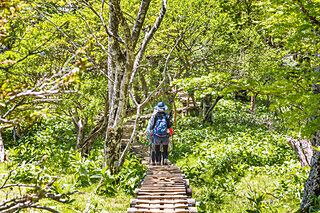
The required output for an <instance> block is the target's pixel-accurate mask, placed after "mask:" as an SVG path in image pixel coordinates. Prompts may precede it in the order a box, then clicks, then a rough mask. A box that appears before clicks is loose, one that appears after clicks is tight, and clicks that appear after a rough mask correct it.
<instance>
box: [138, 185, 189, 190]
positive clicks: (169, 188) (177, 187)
mask: <svg viewBox="0 0 320 213" xmlns="http://www.w3.org/2000/svg"><path fill="white" fill-rule="evenodd" d="M140 189H141V190H171V189H172V190H182V189H183V190H186V187H185V186H175V185H173V186H164V187H159V186H142V187H141V188H140Z"/></svg>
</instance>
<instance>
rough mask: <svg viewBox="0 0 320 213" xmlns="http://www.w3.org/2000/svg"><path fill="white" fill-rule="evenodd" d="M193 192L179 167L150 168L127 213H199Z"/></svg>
mask: <svg viewBox="0 0 320 213" xmlns="http://www.w3.org/2000/svg"><path fill="white" fill-rule="evenodd" d="M191 192H192V191H191V188H189V180H187V179H185V178H184V174H183V172H182V171H181V170H180V169H179V168H178V167H177V166H174V165H168V166H149V169H148V171H147V176H146V177H145V179H144V180H143V181H142V183H141V187H140V188H138V189H136V190H135V194H136V199H131V200H130V206H131V208H128V210H127V212H128V213H133V212H159V213H160V212H167V213H169V212H181V213H182V212H185V213H187V212H197V207H195V200H194V199H191V195H192V193H191Z"/></svg>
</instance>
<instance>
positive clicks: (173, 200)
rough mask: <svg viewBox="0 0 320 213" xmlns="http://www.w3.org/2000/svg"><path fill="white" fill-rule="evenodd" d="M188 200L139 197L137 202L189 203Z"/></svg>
mask: <svg viewBox="0 0 320 213" xmlns="http://www.w3.org/2000/svg"><path fill="white" fill-rule="evenodd" d="M187 203H188V200H185V199H180V200H179V199H170V200H169V199H168V200H159V199H158V200H157V199H154V200H144V199H137V200H136V204H154V205H156V204H187Z"/></svg>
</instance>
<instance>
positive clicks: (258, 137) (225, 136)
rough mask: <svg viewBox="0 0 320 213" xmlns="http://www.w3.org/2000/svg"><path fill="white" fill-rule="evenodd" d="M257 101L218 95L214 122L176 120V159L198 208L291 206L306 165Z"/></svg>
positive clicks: (285, 133)
mask: <svg viewBox="0 0 320 213" xmlns="http://www.w3.org/2000/svg"><path fill="white" fill-rule="evenodd" d="M263 105H264V104H263V103H258V106H257V108H256V112H255V115H251V114H250V112H249V109H250V103H241V102H238V103H235V102H234V101H229V100H221V101H220V102H219V104H218V106H217V107H216V108H215V110H214V112H213V118H212V120H213V122H212V123H211V124H202V122H201V121H200V120H199V118H197V117H185V118H181V119H180V120H179V128H180V129H179V134H178V136H177V138H176V139H175V153H174V154H173V153H171V154H172V157H173V156H174V158H175V159H177V163H176V165H177V166H179V167H180V168H181V169H182V170H184V171H185V173H186V175H187V177H188V178H189V179H190V183H191V184H190V185H191V186H190V187H191V188H192V189H193V190H194V198H195V199H196V200H197V201H198V203H197V205H198V210H199V212H295V211H296V210H297V209H298V208H299V204H300V199H301V198H302V195H303V186H304V182H305V180H306V178H307V174H308V172H309V168H307V167H305V168H304V169H302V168H301V166H300V163H299V161H298V159H297V157H296V156H295V153H294V151H293V150H292V148H291V147H290V146H289V145H288V144H287V142H286V137H287V136H293V137H295V136H296V135H297V134H296V133H294V132H291V131H288V130H286V129H284V128H282V125H281V122H283V121H281V120H280V119H278V120H276V119H274V118H273V116H272V115H271V114H270V112H269V110H268V109H267V108H266V107H264V106H263Z"/></svg>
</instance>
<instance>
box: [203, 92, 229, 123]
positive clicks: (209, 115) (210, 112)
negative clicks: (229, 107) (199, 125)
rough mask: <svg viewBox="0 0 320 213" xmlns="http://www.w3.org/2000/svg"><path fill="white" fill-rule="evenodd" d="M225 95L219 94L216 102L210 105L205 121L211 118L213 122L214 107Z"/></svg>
mask: <svg viewBox="0 0 320 213" xmlns="http://www.w3.org/2000/svg"><path fill="white" fill-rule="evenodd" d="M223 97H224V96H223V95H219V96H218V97H217V98H216V100H215V101H214V103H213V104H212V105H211V106H210V108H209V109H208V111H207V112H206V114H205V115H204V117H203V121H202V122H205V121H209V119H211V121H210V122H212V110H213V109H214V107H215V106H216V105H217V103H218V102H219V101H220V100H221V99H222V98H223Z"/></svg>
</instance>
